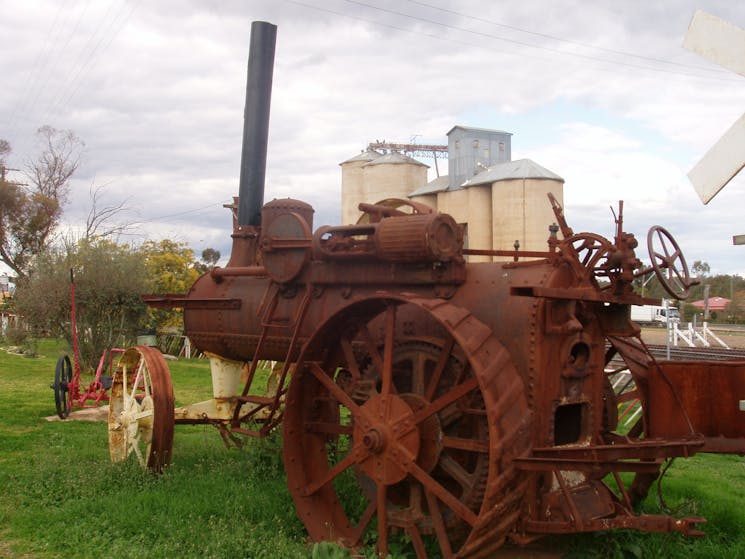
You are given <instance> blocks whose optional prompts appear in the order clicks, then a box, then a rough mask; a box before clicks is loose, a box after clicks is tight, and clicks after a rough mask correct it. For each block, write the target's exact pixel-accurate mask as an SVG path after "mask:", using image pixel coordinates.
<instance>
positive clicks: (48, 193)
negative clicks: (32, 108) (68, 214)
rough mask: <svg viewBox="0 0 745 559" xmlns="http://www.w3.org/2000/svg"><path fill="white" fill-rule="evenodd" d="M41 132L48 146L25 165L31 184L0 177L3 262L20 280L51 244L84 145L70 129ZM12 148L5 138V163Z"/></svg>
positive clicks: (0, 152) (1, 144)
mask: <svg viewBox="0 0 745 559" xmlns="http://www.w3.org/2000/svg"><path fill="white" fill-rule="evenodd" d="M37 134H38V136H39V138H40V139H41V140H42V144H43V148H42V151H41V153H40V155H39V156H38V157H37V158H36V159H34V160H30V161H28V162H27V164H26V172H25V174H26V176H27V177H28V179H29V181H30V185H25V184H20V183H16V182H12V181H8V180H5V179H4V178H3V180H2V181H0V262H3V263H5V264H6V265H7V266H9V267H10V268H11V269H12V270H13V271H14V272H15V273H16V274H17V275H18V277H19V278H21V279H22V278H24V277H25V276H26V273H27V269H28V266H29V265H30V263H31V260H32V258H33V257H34V256H35V255H38V254H40V253H41V252H42V251H43V250H44V249H46V248H47V247H48V246H49V242H50V240H51V236H52V234H53V232H54V230H55V228H56V227H57V224H58V223H59V220H60V217H61V216H62V206H63V205H64V204H65V202H66V201H67V197H68V194H69V189H70V179H71V178H72V176H73V174H74V173H75V171H76V170H77V168H78V165H79V164H80V153H81V150H82V148H83V146H84V144H83V142H82V141H81V140H80V138H78V137H77V136H76V135H75V133H74V132H72V131H71V130H57V129H55V128H52V127H51V126H43V127H41V128H39V130H38V131H37ZM9 153H10V144H8V142H7V141H5V140H0V159H2V161H3V164H4V157H5V156H6V155H7V154H9Z"/></svg>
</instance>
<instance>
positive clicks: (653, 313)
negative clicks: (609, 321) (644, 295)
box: [631, 305, 680, 327]
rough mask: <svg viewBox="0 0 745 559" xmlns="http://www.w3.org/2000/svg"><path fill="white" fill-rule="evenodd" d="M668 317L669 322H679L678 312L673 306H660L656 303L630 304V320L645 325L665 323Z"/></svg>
mask: <svg viewBox="0 0 745 559" xmlns="http://www.w3.org/2000/svg"><path fill="white" fill-rule="evenodd" d="M668 317H669V319H670V324H673V323H679V322H680V313H679V312H678V309H677V308H675V307H667V309H665V307H661V306H658V305H632V306H631V320H633V321H634V322H636V323H638V324H642V325H645V326H650V325H651V326H660V327H664V326H666V325H667V321H668Z"/></svg>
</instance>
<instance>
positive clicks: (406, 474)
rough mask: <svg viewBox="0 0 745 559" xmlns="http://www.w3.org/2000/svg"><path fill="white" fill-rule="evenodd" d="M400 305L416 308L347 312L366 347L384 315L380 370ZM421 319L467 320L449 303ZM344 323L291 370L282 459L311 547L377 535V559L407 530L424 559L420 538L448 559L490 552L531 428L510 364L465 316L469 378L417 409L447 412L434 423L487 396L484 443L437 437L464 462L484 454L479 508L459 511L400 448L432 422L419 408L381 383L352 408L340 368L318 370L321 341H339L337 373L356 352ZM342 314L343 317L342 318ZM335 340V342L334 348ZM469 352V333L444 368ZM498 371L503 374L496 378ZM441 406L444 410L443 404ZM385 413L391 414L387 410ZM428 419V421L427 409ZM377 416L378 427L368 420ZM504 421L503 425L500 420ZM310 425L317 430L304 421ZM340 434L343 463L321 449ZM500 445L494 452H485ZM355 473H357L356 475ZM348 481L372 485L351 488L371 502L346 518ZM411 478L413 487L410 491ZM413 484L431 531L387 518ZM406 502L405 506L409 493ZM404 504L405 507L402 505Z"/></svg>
mask: <svg viewBox="0 0 745 559" xmlns="http://www.w3.org/2000/svg"><path fill="white" fill-rule="evenodd" d="M404 302H413V301H404V300H395V299H387V300H381V299H370V300H367V301H366V302H363V303H361V304H358V305H356V306H357V308H356V309H350V310H349V313H348V317H352V316H354V317H357V319H359V318H360V317H365V318H364V319H363V320H360V322H362V323H364V324H363V325H361V326H360V325H359V324H358V326H359V327H360V329H361V337H362V339H364V338H365V337H368V336H370V333H369V332H365V326H366V324H367V323H368V322H369V321H370V320H371V317H372V316H375V315H377V314H378V313H379V312H381V310H382V313H383V316H384V318H383V321H384V323H385V324H386V327H385V334H384V339H385V342H384V343H383V349H382V352H381V353H379V354H378V355H377V356H375V357H372V359H373V361H378V363H379V367H380V368H381V369H382V370H384V371H385V370H392V367H393V365H394V350H393V346H392V342H393V339H394V338H395V334H394V332H395V326H393V327H392V328H391V327H390V325H391V324H393V325H395V323H396V322H395V312H396V311H395V309H396V307H397V306H398V305H400V304H401V303H404ZM420 303H421V304H424V303H425V301H418V302H416V304H420ZM438 303H442V302H438ZM426 304H428V305H429V304H431V301H426ZM352 306H353V307H354V306H355V305H352ZM427 310H428V312H430V313H431V316H432V317H433V318H434V319H435V320H437V321H438V322H440V323H441V324H445V323H446V320H444V317H445V316H447V315H448V314H451V313H453V312H460V313H461V314H462V312H463V311H462V309H457V310H456V308H455V307H453V306H451V305H448V304H445V308H439V309H431V308H430V309H427ZM344 314H345V313H344V311H342V312H341V313H339V315H337V316H336V317H332V318H331V319H329V321H327V322H326V323H325V324H324V326H322V327H321V328H320V329H319V330H318V331H317V334H316V336H314V338H313V340H311V341H310V342H309V343H308V344H307V345H306V347H305V350H304V354H303V355H302V356H301V358H300V359H299V360H298V366H297V367H296V371H295V374H294V376H293V381H292V385H291V387H290V391H289V393H288V403H287V408H286V412H285V423H284V434H285V445H284V458H285V469H286V471H287V477H288V485H289V488H290V492H291V493H292V495H293V499H294V501H295V504H296V507H297V510H298V514H299V516H300V517H301V520H303V522H304V523H305V524H306V527H307V529H308V531H309V533H310V535H311V537H312V538H313V539H315V540H329V539H330V540H335V541H340V542H341V543H343V544H344V545H347V546H350V547H357V546H359V545H361V544H362V543H363V540H364V534H365V532H366V531H372V532H373V533H376V534H377V541H378V553H380V554H381V555H383V556H384V555H385V554H387V552H388V538H389V536H390V534H391V532H392V529H397V530H400V531H403V532H405V533H406V534H407V535H408V536H409V538H410V540H411V545H412V547H413V548H414V552H415V553H416V556H417V557H426V552H425V545H424V542H423V535H425V534H426V533H428V532H434V536H435V539H436V541H437V545H439V548H440V551H441V553H442V555H443V556H444V557H454V556H456V555H457V556H465V555H467V554H469V553H472V552H473V551H475V550H476V549H478V548H479V547H481V546H483V545H485V544H487V543H488V544H489V545H494V546H496V545H499V544H500V543H501V541H502V540H503V539H504V537H505V535H506V533H507V532H508V531H509V530H510V529H512V527H514V525H515V523H516V522H517V518H518V513H519V506H520V502H521V500H522V496H523V494H524V488H525V483H524V477H523V474H522V473H520V472H518V471H517V470H516V469H515V468H514V467H509V466H510V465H511V460H512V458H514V457H515V456H517V455H523V454H525V453H527V451H528V445H529V442H528V441H527V433H528V430H527V429H525V428H524V427H525V424H524V423H525V422H526V421H529V413H528V412H527V400H526V397H525V394H524V387H523V384H522V381H521V380H520V378H519V376H518V375H517V373H516V371H515V370H514V367H513V366H512V364H511V362H510V361H509V356H508V354H507V352H506V350H504V349H503V348H501V346H500V345H499V344H498V342H496V340H495V339H494V338H493V337H492V336H491V335H490V331H489V330H488V329H487V328H486V327H485V326H483V325H482V324H481V323H479V322H478V321H476V319H475V318H473V317H472V316H470V314H469V315H468V316H467V317H463V318H464V320H463V321H462V323H461V324H465V323H468V326H467V327H466V328H465V330H463V331H464V332H465V331H466V330H468V331H470V332H478V334H477V335H478V336H479V337H480V338H481V342H482V346H481V347H480V348H479V349H477V350H476V351H472V352H471V353H469V354H468V364H469V368H470V370H471V373H470V375H471V376H464V377H463V378H462V379H461V380H462V381H463V382H462V383H460V384H456V385H455V386H454V387H452V388H451V389H449V390H447V391H446V392H445V393H444V394H443V395H442V396H438V397H436V398H435V400H434V401H432V400H429V401H428V402H425V403H424V404H423V407H425V408H426V407H427V406H432V407H437V406H438V405H442V406H443V407H441V408H440V409H439V411H437V412H435V413H434V414H433V415H437V414H439V413H440V412H442V411H443V410H445V409H447V408H448V406H451V407H452V406H455V407H458V406H460V405H461V403H462V402H463V401H464V400H463V399H464V398H471V399H472V395H473V394H474V393H476V394H478V395H479V397H482V398H484V402H485V405H484V406H483V409H482V413H484V415H485V416H487V422H488V428H487V430H488V436H489V439H488V440H486V441H470V440H466V441H465V442H464V441H463V440H455V439H456V438H455V437H452V436H451V435H449V434H448V433H445V435H444V436H443V439H445V438H446V437H450V440H449V441H447V442H445V443H444V446H447V445H448V444H450V445H456V446H459V447H461V448H462V447H469V446H470V447H472V448H471V452H483V453H486V454H487V455H488V464H489V472H488V479H486V480H483V482H482V483H483V485H484V489H483V493H482V494H480V498H479V499H478V501H477V502H476V503H467V504H466V503H464V502H462V501H461V500H460V498H459V495H456V494H455V493H454V492H453V491H452V485H448V484H447V483H446V481H447V480H446V478H445V477H443V476H442V475H438V473H437V468H439V467H440V462H439V461H438V462H437V464H436V466H435V467H434V468H432V469H430V470H429V471H427V468H425V467H423V465H422V464H420V463H419V459H420V457H419V455H418V451H419V447H418V446H417V444H416V443H412V442H411V438H409V439H407V440H404V438H405V437H410V436H411V432H415V431H416V432H417V433H418V430H419V429H421V425H422V421H421V417H423V416H427V417H431V416H432V415H427V411H422V409H412V406H411V405H409V406H408V408H409V409H407V406H406V405H404V404H407V403H406V402H403V403H402V402H401V400H405V395H404V394H398V393H397V392H396V387H395V382H394V381H393V379H392V378H391V379H390V380H387V379H386V378H385V377H384V378H383V379H382V381H381V387H380V388H379V392H378V393H376V394H375V396H374V397H371V398H370V399H369V400H367V401H366V402H364V403H361V404H360V403H357V402H355V401H354V398H352V397H350V395H349V394H347V392H345V391H344V389H343V388H342V385H343V383H344V380H343V379H341V381H340V379H339V375H340V374H341V373H340V372H339V371H338V370H336V368H335V367H336V362H335V361H334V359H331V361H330V363H331V364H332V366H333V367H334V369H333V370H334V372H333V373H332V374H331V375H329V374H328V371H326V368H327V367H329V364H328V363H329V362H324V361H323V359H321V360H318V359H317V358H318V357H319V356H320V355H321V354H322V353H324V352H326V354H329V353H331V349H329V348H327V347H324V348H322V347H320V346H322V345H325V342H326V341H328V339H329V338H328V337H327V336H328V335H329V333H330V332H336V339H337V340H339V345H338V347H337V348H336V350H337V351H338V352H339V353H341V354H344V355H345V357H346V358H347V360H346V361H345V363H347V364H349V363H351V362H352V359H351V358H350V355H351V354H352V352H354V348H353V347H352V344H351V343H348V342H349V341H350V338H349V336H352V335H353V334H349V336H347V337H346V338H345V335H346V334H344V333H343V332H352V330H353V329H350V328H349V325H348V324H347V326H346V327H341V328H340V326H341V323H340V321H341V322H343V321H344V320H343V318H344V317H343V315H344ZM440 315H442V316H440ZM340 316H341V317H342V318H339V317H340ZM480 327H481V328H483V329H480ZM339 333H342V334H341V338H339ZM345 339H346V341H344V340H345ZM318 340H321V342H319V341H318ZM470 342H471V337H470V335H468V334H463V333H461V332H458V331H455V332H454V335H453V337H452V344H451V346H450V349H449V350H447V353H445V358H448V357H449V356H450V355H451V352H452V351H456V350H455V349H453V347H457V348H460V350H462V348H463V347H474V346H473V345H472V344H470ZM487 346H488V347H487ZM369 347H371V346H370V345H368V346H367V348H368V349H369ZM389 347H390V350H389V349H388V348H389ZM319 350H320V351H319ZM370 353H371V354H372V352H370ZM487 355H488V358H487ZM445 358H444V359H445ZM488 361H491V362H489V363H488ZM355 362H356V360H355ZM487 363H488V364H487ZM355 366H356V365H355ZM353 367H354V366H352V368H353ZM500 372H501V373H503V374H501V375H500ZM359 373H360V371H359V370H357V371H352V372H351V374H352V375H356V374H359ZM490 374H491V375H492V376H493V377H500V378H502V380H504V381H505V382H503V383H497V384H499V385H500V390H498V392H499V394H498V395H496V394H495V393H494V391H493V388H494V387H493V386H492V387H490V389H489V390H487V392H486V393H484V392H482V387H481V381H482V380H484V378H485V377H486V376H488V375H490ZM334 375H335V376H334ZM391 377H392V374H391ZM492 380H493V379H492ZM386 385H388V386H387V387H386ZM430 391H431V389H430ZM435 392H436V391H435ZM445 400H447V401H448V402H449V403H445ZM386 402H387V403H386ZM438 402H439V403H440V404H438ZM386 405H387V406H389V407H388V408H386V407H385V406H386ZM407 405H408V404H407ZM414 407H416V406H414ZM366 408H367V409H366ZM390 409H394V410H396V411H393V412H390V415H389V416H386V415H385V414H386V413H388V412H387V411H384V410H390ZM428 409H430V411H431V408H428ZM314 410H315V411H314ZM318 410H320V412H318ZM340 410H341V411H340ZM486 410H490V411H488V412H487V411H486ZM493 410H501V412H500V413H501V417H496V418H494V417H491V414H492V411H493ZM317 412H318V413H317ZM368 412H371V413H368ZM372 412H374V413H372ZM314 414H315V415H314ZM375 414H378V415H379V416H380V417H381V418H382V419H380V420H376V419H375V417H374V416H375ZM345 415H348V416H349V415H351V417H352V418H353V420H352V421H348V422H345V421H344V417H345ZM507 416H509V421H508V420H507V419H506V417H507ZM438 417H439V416H438ZM518 418H519V419H518ZM310 419H314V421H309V420H310ZM516 419H517V421H515V420H516ZM389 427H390V428H391V429H392V428H394V427H399V428H400V429H401V430H400V432H398V434H396V435H393V434H392V431H391V429H389ZM407 429H408V431H407ZM376 432H381V433H383V436H382V437H381V438H382V439H383V440H385V442H384V443H380V442H379V441H378V442H376V438H377V437H378V434H376ZM342 436H346V437H347V441H348V443H347V446H346V448H343V449H342V451H341V452H340V453H339V454H340V456H336V455H334V454H332V453H333V452H335V450H334V449H331V450H329V446H328V444H327V443H329V442H334V441H335V440H336V439H337V438H339V437H342ZM365 436H369V439H370V442H369V444H368V443H366V442H365ZM386 437H388V438H386ZM396 437H398V438H396ZM417 437H419V435H418V434H417V435H416V436H414V437H413V438H414V439H417V443H418V444H419V445H420V446H421V444H422V443H421V441H419V439H418V438H417ZM497 440H499V441H500V442H499V443H496V442H494V443H492V442H490V441H497ZM392 441H393V442H392ZM406 442H408V443H409V445H408V447H407V445H406V444H404V443H406ZM399 443H400V444H399ZM386 445H389V446H386ZM376 446H378V447H382V450H380V449H376V448H375V447H376ZM412 448H413V450H412ZM371 449H373V450H371ZM376 453H377V454H376ZM375 460H378V461H379V462H380V464H378V465H377V469H376V466H374V465H373V466H371V465H370V463H371V462H374V461H375ZM360 471H361V472H362V473H363V474H364V475H362V476H360V475H359V473H360ZM348 472H354V473H355V475H354V476H353V477H354V480H356V481H358V482H359V480H364V479H365V478H367V479H369V480H370V482H371V483H372V485H373V487H372V488H368V489H367V490H365V489H361V490H360V491H357V490H356V489H355V490H354V491H357V493H356V494H359V493H362V497H363V498H365V494H367V495H372V496H374V497H372V498H368V499H367V503H366V504H364V506H358V508H357V510H356V511H354V514H352V513H350V512H348V510H346V509H345V508H344V505H343V504H342V501H343V500H344V498H345V495H344V494H342V491H343V489H344V488H343V485H344V483H348V482H349V479H350V478H352V476H351V475H347V477H346V478H344V477H342V476H343V475H345V473H348ZM373 478H375V479H373ZM412 479H413V480H414V483H412V482H411V480H412ZM417 482H418V484H419V486H420V489H419V495H417V496H415V499H418V500H419V501H420V506H421V509H420V510H422V511H426V512H427V513H428V514H429V521H428V526H427V525H426V524H427V523H424V522H417V521H416V519H415V520H414V521H412V522H410V523H409V524H406V523H405V522H403V521H402V520H401V515H399V516H397V515H396V514H391V512H392V511H393V512H394V513H395V512H396V509H395V506H394V507H392V506H391V505H392V504H393V505H395V500H394V501H392V500H391V498H390V496H391V494H392V493H391V492H392V491H393V490H395V488H396V487H400V486H401V484H402V483H404V484H405V483H409V484H410V485H409V487H412V488H413V487H415V485H416V483H417ZM340 486H342V487H341V490H340ZM346 496H347V497H348V495H346ZM404 498H405V499H411V493H410V494H409V495H408V496H405V497H404ZM399 499H400V497H399ZM379 502H385V503H386V506H385V507H379V506H378V505H377V503H379ZM496 503H500V505H502V508H501V509H500V513H501V515H493V514H492V515H489V514H485V515H482V514H481V513H482V511H490V510H491V511H493V510H494V505H495V504H496ZM408 505H411V502H410V501H409V502H408ZM398 512H400V509H398ZM453 516H455V517H457V518H455V521H453V520H452V517H453ZM376 524H377V525H376Z"/></svg>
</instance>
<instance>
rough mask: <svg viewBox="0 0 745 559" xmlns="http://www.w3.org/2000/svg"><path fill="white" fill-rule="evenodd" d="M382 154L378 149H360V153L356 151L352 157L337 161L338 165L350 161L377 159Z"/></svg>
mask: <svg viewBox="0 0 745 559" xmlns="http://www.w3.org/2000/svg"><path fill="white" fill-rule="evenodd" d="M381 155H383V154H382V153H380V152H379V151H375V150H374V149H366V150H364V151H362V152H361V153H358V154H357V155H355V156H354V157H350V158H349V159H347V160H346V161H342V162H341V163H339V165H344V164H345V163H352V162H354V161H372V160H373V159H377V158H378V157H380V156H381Z"/></svg>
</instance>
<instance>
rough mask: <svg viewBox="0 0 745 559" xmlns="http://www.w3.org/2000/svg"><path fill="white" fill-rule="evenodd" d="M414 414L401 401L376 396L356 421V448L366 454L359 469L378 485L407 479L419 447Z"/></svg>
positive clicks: (400, 399) (392, 396) (393, 396)
mask: <svg viewBox="0 0 745 559" xmlns="http://www.w3.org/2000/svg"><path fill="white" fill-rule="evenodd" d="M419 439H420V435H419V429H418V428H417V426H416V424H415V423H414V411H413V410H412V409H411V407H410V406H409V405H408V404H407V403H406V401H404V399H403V398H401V397H399V396H397V395H395V394H389V395H387V396H383V395H381V394H377V395H375V396H373V397H372V398H370V399H369V400H368V401H367V402H365V404H364V405H363V406H362V413H361V414H360V417H357V418H355V426H354V434H353V440H354V445H355V446H362V448H364V449H365V450H366V451H367V453H368V454H367V456H365V457H364V458H363V459H362V460H361V461H360V467H361V469H362V470H363V471H364V472H365V474H367V475H368V476H369V477H370V478H372V479H373V480H375V481H376V482H377V483H382V484H384V485H393V484H394V483H398V482H399V481H401V480H402V479H404V478H405V477H406V474H407V470H406V465H407V464H408V463H410V462H411V461H413V460H416V458H417V456H418V454H419V447H420V441H419Z"/></svg>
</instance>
